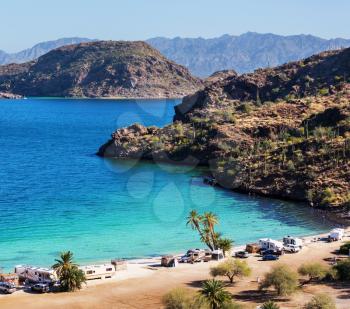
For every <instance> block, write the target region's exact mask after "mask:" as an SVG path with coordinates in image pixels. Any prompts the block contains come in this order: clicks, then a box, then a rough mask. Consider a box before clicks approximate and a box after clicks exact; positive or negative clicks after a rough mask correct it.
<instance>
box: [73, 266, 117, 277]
mask: <svg viewBox="0 0 350 309" xmlns="http://www.w3.org/2000/svg"><path fill="white" fill-rule="evenodd" d="M79 269H80V270H81V271H83V273H84V274H85V277H86V279H87V280H93V279H105V278H112V277H113V276H114V275H115V274H116V269H115V266H114V265H112V264H101V265H86V266H79Z"/></svg>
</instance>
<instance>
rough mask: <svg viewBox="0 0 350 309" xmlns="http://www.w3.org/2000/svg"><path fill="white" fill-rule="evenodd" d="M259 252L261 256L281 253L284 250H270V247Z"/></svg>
mask: <svg viewBox="0 0 350 309" xmlns="http://www.w3.org/2000/svg"><path fill="white" fill-rule="evenodd" d="M260 254H261V255H262V256H264V255H283V254H284V251H283V250H272V249H268V250H261V251H260Z"/></svg>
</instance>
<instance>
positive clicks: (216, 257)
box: [211, 249, 224, 261]
mask: <svg viewBox="0 0 350 309" xmlns="http://www.w3.org/2000/svg"><path fill="white" fill-rule="evenodd" d="M211 256H212V259H213V260H215V261H219V260H222V259H223V258H224V252H223V251H222V250H221V249H218V250H214V251H213V252H212V253H211Z"/></svg>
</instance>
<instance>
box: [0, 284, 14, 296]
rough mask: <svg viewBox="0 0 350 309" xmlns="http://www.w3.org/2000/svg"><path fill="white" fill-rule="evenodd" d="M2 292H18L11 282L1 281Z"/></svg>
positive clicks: (0, 288) (0, 289) (0, 290)
mask: <svg viewBox="0 0 350 309" xmlns="http://www.w3.org/2000/svg"><path fill="white" fill-rule="evenodd" d="M0 292H1V293H4V294H12V293H14V292H16V287H15V285H14V284H12V283H9V282H0Z"/></svg>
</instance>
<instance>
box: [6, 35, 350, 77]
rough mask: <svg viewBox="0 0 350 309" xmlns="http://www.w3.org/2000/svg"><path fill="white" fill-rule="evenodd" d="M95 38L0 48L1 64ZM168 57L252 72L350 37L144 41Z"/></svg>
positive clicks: (347, 43) (210, 69)
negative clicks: (7, 49) (13, 50)
mask: <svg viewBox="0 0 350 309" xmlns="http://www.w3.org/2000/svg"><path fill="white" fill-rule="evenodd" d="M90 41H96V40H91V39H88V38H79V37H75V38H63V39H58V40H55V41H48V42H42V43H39V44H36V45H35V46H33V47H32V48H28V49H26V50H23V51H20V52H18V53H13V54H8V53H6V52H4V51H1V50H0V65H1V64H9V63H11V62H13V63H23V62H26V61H31V60H34V59H36V58H38V57H39V56H42V55H44V54H45V53H47V52H49V51H51V50H52V49H54V48H58V47H61V46H64V45H70V44H75V43H82V42H90ZM146 42H147V43H149V44H150V45H151V46H153V47H154V48H156V49H158V50H159V51H160V52H161V53H162V54H163V55H165V56H166V57H167V58H169V59H170V60H172V61H174V62H176V63H178V64H181V65H184V66H185V67H187V68H188V69H189V70H190V71H191V73H192V74H193V75H195V76H199V77H208V76H210V75H212V74H213V73H215V72H217V71H222V70H232V69H233V70H235V71H237V72H238V73H247V72H253V71H254V70H256V69H258V68H264V67H269V66H277V65H281V64H283V63H287V62H290V61H297V60H300V59H304V58H307V57H309V56H311V55H313V54H317V53H319V52H322V51H327V50H332V49H339V48H341V47H350V39H343V38H334V39H323V38H319V37H317V36H313V35H310V34H297V35H289V36H283V35H277V34H273V33H257V32H247V33H243V34H241V35H229V34H224V35H222V36H220V37H214V38H202V37H198V38H182V37H175V38H165V37H155V38H151V39H148V40H146Z"/></svg>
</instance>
